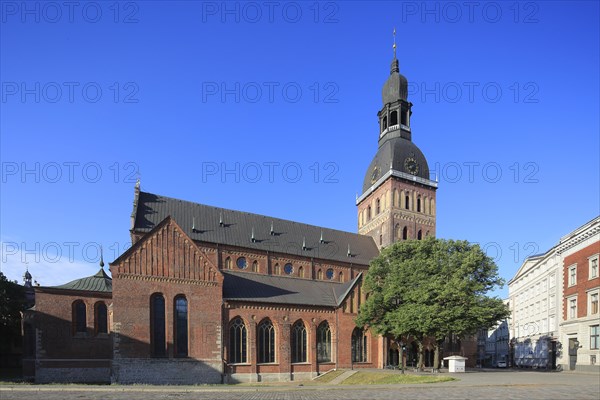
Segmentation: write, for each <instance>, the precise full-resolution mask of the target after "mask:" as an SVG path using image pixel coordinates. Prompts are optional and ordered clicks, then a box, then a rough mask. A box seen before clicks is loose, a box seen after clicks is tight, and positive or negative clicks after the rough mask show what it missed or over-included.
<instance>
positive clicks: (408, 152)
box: [363, 137, 429, 193]
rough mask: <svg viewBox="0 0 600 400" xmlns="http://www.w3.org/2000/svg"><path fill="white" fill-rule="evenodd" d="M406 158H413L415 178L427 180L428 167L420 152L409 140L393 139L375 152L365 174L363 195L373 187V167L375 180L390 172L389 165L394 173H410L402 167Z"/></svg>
mask: <svg viewBox="0 0 600 400" xmlns="http://www.w3.org/2000/svg"><path fill="white" fill-rule="evenodd" d="M407 158H414V160H415V161H416V162H417V164H418V172H417V174H416V176H418V177H421V178H424V179H429V166H428V165H427V160H426V159H425V156H424V155H423V153H422V152H421V150H420V149H419V148H418V147H417V146H416V145H415V144H414V143H413V142H411V141H410V140H408V139H404V138H401V137H395V138H391V139H389V140H387V141H385V142H384V143H383V144H382V145H381V146H379V150H377V154H375V157H373V161H371V164H370V165H369V168H368V169H367V173H366V174H365V180H364V181H363V193H365V192H366V191H367V190H368V189H369V188H370V187H371V186H373V171H374V170H375V167H377V171H378V173H377V175H378V176H377V179H379V178H380V177H381V176H383V174H385V173H386V172H387V171H389V170H390V165H391V166H392V169H394V170H396V171H400V172H406V173H410V172H409V171H408V170H407V169H406V167H405V165H404V162H405V160H406V159H407Z"/></svg>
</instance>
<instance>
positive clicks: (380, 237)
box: [379, 235, 383, 246]
mask: <svg viewBox="0 0 600 400" xmlns="http://www.w3.org/2000/svg"><path fill="white" fill-rule="evenodd" d="M382 244H383V235H379V245H380V246H381V245H382Z"/></svg>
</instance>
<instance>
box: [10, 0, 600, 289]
mask: <svg viewBox="0 0 600 400" xmlns="http://www.w3.org/2000/svg"><path fill="white" fill-rule="evenodd" d="M23 4H25V5H23ZM468 4H471V5H468ZM1 7H2V8H1V12H2V14H1V18H2V20H1V25H0V29H1V31H0V33H1V35H0V48H1V50H0V51H1V54H0V56H1V57H0V73H1V79H0V80H1V82H2V88H1V89H2V90H1V96H2V97H1V103H0V106H1V115H0V129H1V143H0V144H1V150H0V155H1V159H2V160H1V161H2V177H1V178H2V181H1V182H2V190H1V193H0V200H1V211H0V216H1V221H0V223H1V240H2V271H3V272H4V273H5V274H7V275H8V276H9V278H11V279H18V280H19V281H20V280H21V276H22V274H23V271H24V268H25V262H27V264H28V266H29V269H30V271H31V272H32V274H33V275H34V278H35V279H37V280H38V281H39V283H40V284H42V285H54V284H60V283H63V282H66V281H68V280H71V279H75V278H78V277H81V276H86V275H89V274H91V273H94V272H95V271H96V270H97V268H98V267H97V265H98V252H97V244H102V245H103V246H104V249H105V259H106V261H112V260H113V259H115V258H116V257H117V256H118V254H120V252H122V251H123V249H125V248H127V246H128V241H129V232H128V230H129V224H130V220H129V216H130V213H131V210H132V200H133V187H134V182H135V180H136V179H137V177H138V176H139V177H141V185H142V190H145V191H149V192H154V193H158V194H162V195H165V196H170V197H176V198H181V199H186V200H190V201H196V202H200V203H205V204H211V205H218V206H221V207H225V208H232V209H236V210H243V211H249V212H254V213H259V214H267V215H272V216H275V217H280V218H286V219H291V220H295V221H301V222H305V223H310V224H316V225H322V226H326V227H331V228H336V229H342V230H348V231H356V229H357V217H356V206H355V198H356V195H357V194H359V195H360V190H361V186H362V181H363V178H364V174H365V172H366V169H367V166H368V165H369V162H370V160H371V158H372V157H373V155H374V154H375V152H376V150H377V135H378V124H377V117H376V114H377V111H378V110H379V109H380V108H381V106H382V104H381V87H382V85H383V83H384V82H385V80H386V79H387V76H388V74H389V68H390V62H391V60H392V41H393V39H392V30H393V29H394V27H395V28H396V30H397V36H396V41H397V45H398V58H399V60H400V71H401V73H402V74H404V75H405V76H406V77H407V78H408V80H409V82H410V87H409V100H410V101H411V102H412V103H413V104H414V105H413V116H412V120H411V126H412V132H413V141H414V142H415V143H416V144H417V145H418V146H419V147H420V148H421V150H422V151H423V152H424V154H425V155H426V157H427V159H428V161H429V167H430V170H432V172H433V173H435V175H434V176H433V178H435V177H437V179H439V189H438V192H437V196H438V197H437V211H438V216H437V234H438V237H442V238H453V239H466V240H469V241H472V242H479V243H481V244H482V245H483V246H484V247H485V248H486V249H487V251H488V254H490V256H493V257H494V258H495V260H496V262H497V264H498V266H499V268H500V274H501V275H502V276H503V277H504V278H506V280H508V279H510V278H511V277H512V276H513V275H514V273H515V272H516V270H517V269H518V267H519V266H520V265H521V263H522V261H523V259H524V258H525V257H526V256H527V255H530V254H533V253H539V252H543V251H546V250H547V249H548V248H550V247H551V246H553V245H554V244H556V242H557V241H558V240H559V238H560V237H561V236H563V235H565V234H567V233H569V232H570V231H572V230H573V229H575V228H577V227H578V226H580V225H582V224H584V223H585V222H587V221H589V220H590V219H592V218H593V217H595V216H597V215H598V214H599V212H600V210H599V202H600V200H599V199H600V195H599V186H600V185H599V181H600V179H599V178H600V177H599V169H600V168H599V148H600V144H599V118H598V110H599V109H600V107H599V77H598V75H599V74H598V71H599V69H600V68H599V64H600V63H599V48H600V44H599V37H600V32H599V22H598V21H599V20H600V18H599V5H598V2H596V1H587V2H575V1H569V2H558V1H541V2H485V1H484V2H477V3H468V2H467V3H465V2H429V3H423V2H420V1H419V2H413V1H407V2H228V3H222V2H220V1H219V2H211V1H206V2H202V1H182V2H159V1H133V2H120V3H115V2H80V3H78V4H77V5H73V6H67V5H64V4H63V2H28V3H22V2H12V1H3V2H2V3H1ZM228 171H229V172H228ZM506 293H507V289H506V288H504V289H502V290H499V291H497V292H496V294H498V295H500V296H504V295H505V294H506Z"/></svg>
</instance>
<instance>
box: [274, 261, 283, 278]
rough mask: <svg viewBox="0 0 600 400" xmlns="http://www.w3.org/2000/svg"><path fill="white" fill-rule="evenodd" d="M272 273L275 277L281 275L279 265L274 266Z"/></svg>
mask: <svg viewBox="0 0 600 400" xmlns="http://www.w3.org/2000/svg"><path fill="white" fill-rule="evenodd" d="M274 273H275V275H281V267H280V266H279V264H275V268H274Z"/></svg>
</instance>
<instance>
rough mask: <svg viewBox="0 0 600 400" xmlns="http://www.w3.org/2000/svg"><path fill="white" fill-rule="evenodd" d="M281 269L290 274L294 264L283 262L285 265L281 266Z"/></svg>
mask: <svg viewBox="0 0 600 400" xmlns="http://www.w3.org/2000/svg"><path fill="white" fill-rule="evenodd" d="M283 271H284V272H285V273H286V274H288V275H291V274H292V272H294V266H293V265H292V264H291V263H287V264H285V266H284V267H283Z"/></svg>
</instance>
